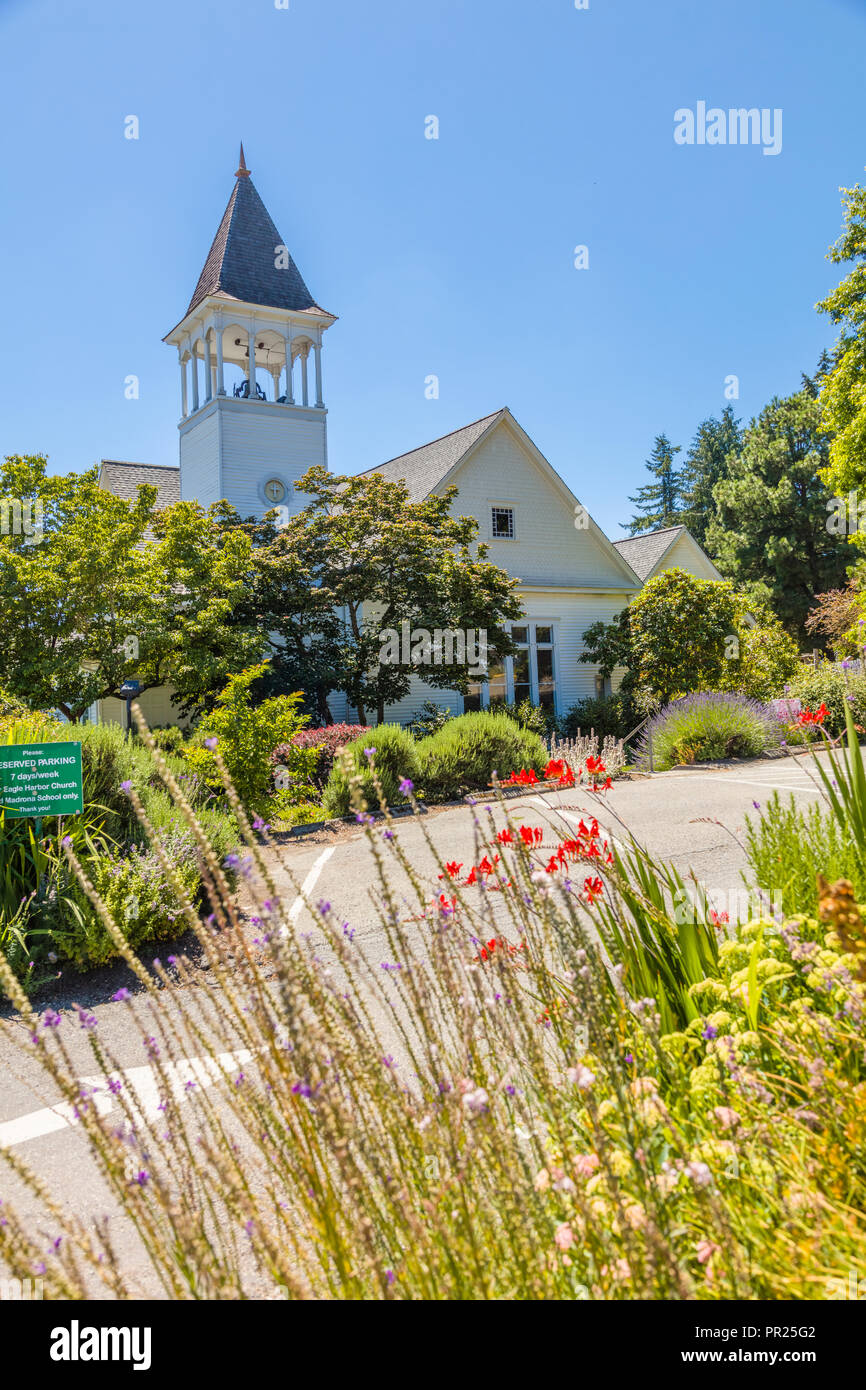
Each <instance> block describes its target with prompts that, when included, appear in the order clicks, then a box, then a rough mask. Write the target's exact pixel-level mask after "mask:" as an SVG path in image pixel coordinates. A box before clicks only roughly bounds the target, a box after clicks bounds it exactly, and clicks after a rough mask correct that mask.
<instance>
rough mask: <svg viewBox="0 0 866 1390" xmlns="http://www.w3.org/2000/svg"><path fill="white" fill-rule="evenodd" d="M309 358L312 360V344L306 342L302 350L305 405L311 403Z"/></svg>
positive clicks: (302, 379)
mask: <svg viewBox="0 0 866 1390" xmlns="http://www.w3.org/2000/svg"><path fill="white" fill-rule="evenodd" d="M309 360H310V344H309V343H304V346H303V348H302V350H301V384H302V388H303V395H302V397H301V399H302V401H303V403H304V405H309V404H310V385H309V373H308V371H307V365H308V363H309Z"/></svg>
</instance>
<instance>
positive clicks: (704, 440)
mask: <svg viewBox="0 0 866 1390" xmlns="http://www.w3.org/2000/svg"><path fill="white" fill-rule="evenodd" d="M741 443H742V430H741V429H740V422H739V420H737V419H736V417H735V415H734V409H733V406H730V405H726V406H725V408H724V410H723V411H722V414H721V418H720V419H715V418H714V417H712V416H711V417H710V418H709V419H708V420H704V421H702V422H701V424H700V425H698V428H697V433H696V434H695V437H694V439H693V440H692V442H691V445H690V446H689V451H688V453H687V454H686V457H685V462H684V464H683V468H682V474H681V489H682V506H683V510H682V514H681V516H680V520H681V521H682V523H683V525H684V526H687V527H688V528H689V530H690V531H691V533H692V535H693V536H694V538H695V540H696V541H697V542H698V544H699V545H705V544H706V540H707V529H708V527H709V525H710V522H711V521H712V520H713V519H714V517H715V513H716V503H715V499H714V497H713V488H714V487H715V486H716V484H717V483H720V482H721V481H722V479H723V478H725V477H726V476H727V471H728V459H729V458H730V456H731V455H732V454H736V453H738V452H739V449H740V445H741Z"/></svg>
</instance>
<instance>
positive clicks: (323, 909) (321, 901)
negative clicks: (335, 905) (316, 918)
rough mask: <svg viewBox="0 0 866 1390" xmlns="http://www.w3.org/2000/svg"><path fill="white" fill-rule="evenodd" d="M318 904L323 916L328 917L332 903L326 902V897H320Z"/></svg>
mask: <svg viewBox="0 0 866 1390" xmlns="http://www.w3.org/2000/svg"><path fill="white" fill-rule="evenodd" d="M316 906H317V907H318V909H319V912H320V913H321V914H322V916H323V917H327V915H328V913H329V912H330V910H331V904H330V903H326V902H325V899H324V898H320V899H319V901H318V903H317V904H316Z"/></svg>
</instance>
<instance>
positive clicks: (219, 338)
mask: <svg viewBox="0 0 866 1390" xmlns="http://www.w3.org/2000/svg"><path fill="white" fill-rule="evenodd" d="M214 333H215V334H216V359H217V395H218V396H224V395H225V393H226V384H225V379H224V373H223V321H222V319H221V318H220V317H219V315H217V318H216V319H215V320H214Z"/></svg>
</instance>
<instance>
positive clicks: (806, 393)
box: [707, 385, 850, 641]
mask: <svg viewBox="0 0 866 1390" xmlns="http://www.w3.org/2000/svg"><path fill="white" fill-rule="evenodd" d="M814 391H815V388H814V385H810V386H806V387H804V388H803V389H802V390H800V391H798V392H797V393H796V395H793V396H788V397H786V398H785V399H784V400H780V399H779V398H778V397H777V398H776V399H774V400H772V401H771V402H770V404H769V405H768V406H766V407H765V408H764V410H762V411H761V414H760V416H759V417H758V419H757V420H753V421H752V422H751V424H750V425H749V427H748V429H747V430H746V431H745V434H744V436H743V444H742V448H741V449H740V452H739V454H737V455H733V456H732V457H731V458H730V460H729V464H728V477H727V478H724V479H723V480H722V481H721V482H720V483H717V484H716V486H715V488H714V492H713V496H714V498H715V502H716V508H717V514H716V518H715V520H713V521H712V522H711V523H710V526H709V529H708V532H707V541H708V545H709V548H710V552H711V554H712V555H713V556H714V557H715V560H716V564H717V565H718V567H719V569H720V570H721V571H722V573H723V574H724V575H726V576H727V577H728V578H730V579H731V580H733V581H734V583H735V584H736V586H737V588H738V589H742V590H743V592H744V593H746V594H747V595H748V597H749V598H750V599H751V600H752V601H753V602H755V603H757V604H758V605H767V606H769V608H770V609H771V610H772V611H773V612H774V613H775V614H776V616H777V617H778V618H780V619H781V621H782V622H783V623H784V625H785V627H786V628H787V629H788V630H789V632H791V634H792V636H794V637H796V638H797V639H798V640H799V641H803V640H804V638H805V620H806V615H807V613H808V612H809V609H810V608H811V606H812V603H813V602H814V599H815V595H816V594H819V593H823V592H825V591H826V590H828V589H832V588H836V587H838V586H839V585H840V583H841V582H844V578H845V570H846V565H847V563H848V561H849V559H850V552H849V550H848V547H847V545H846V541H845V538H844V536H840V535H837V534H835V533H834V532H833V531H832V530H831V529H829V528H828V525H827V523H828V505H827V504H828V501H829V499H830V493H829V491H828V489H827V486H826V484H825V483H824V482H823V480H822V476H821V471H822V470H823V469H824V468H825V467H826V465H827V459H828V441H827V438H826V435H825V434H824V432H823V429H822V426H821V408H820V405H819V402H818V399H817V398H816V395H815V394H814Z"/></svg>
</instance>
